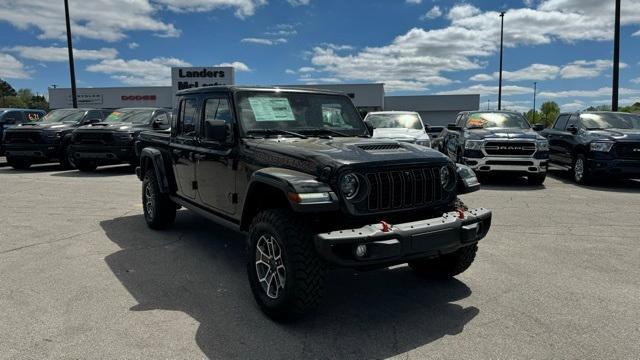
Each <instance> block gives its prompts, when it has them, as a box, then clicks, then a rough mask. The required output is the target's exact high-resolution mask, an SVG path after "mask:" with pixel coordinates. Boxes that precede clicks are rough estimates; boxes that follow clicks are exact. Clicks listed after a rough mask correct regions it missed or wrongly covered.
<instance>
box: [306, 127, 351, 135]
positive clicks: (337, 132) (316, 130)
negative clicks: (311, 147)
mask: <svg viewBox="0 0 640 360" xmlns="http://www.w3.org/2000/svg"><path fill="white" fill-rule="evenodd" d="M299 131H301V132H310V133H324V134H331V135H336V136H342V137H351V135H349V134H346V133H343V132H341V131H337V130H332V129H327V128H317V129H300V130H299Z"/></svg>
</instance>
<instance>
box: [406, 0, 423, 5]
mask: <svg viewBox="0 0 640 360" xmlns="http://www.w3.org/2000/svg"><path fill="white" fill-rule="evenodd" d="M405 1H406V2H407V4H412V5H419V4H422V0H405Z"/></svg>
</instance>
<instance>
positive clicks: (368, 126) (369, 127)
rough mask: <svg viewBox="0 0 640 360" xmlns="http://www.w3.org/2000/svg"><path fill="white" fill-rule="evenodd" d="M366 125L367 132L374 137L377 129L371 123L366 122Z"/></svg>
mask: <svg viewBox="0 0 640 360" xmlns="http://www.w3.org/2000/svg"><path fill="white" fill-rule="evenodd" d="M364 125H365V126H366V127H367V131H369V135H371V136H373V130H375V129H376V128H375V127H374V126H373V124H372V123H371V122H370V121H367V120H365V121H364Z"/></svg>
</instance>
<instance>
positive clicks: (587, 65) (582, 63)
mask: <svg viewBox="0 0 640 360" xmlns="http://www.w3.org/2000/svg"><path fill="white" fill-rule="evenodd" d="M626 66H627V65H626V64H624V63H620V67H621V68H624V67H626ZM612 67H613V61H611V60H592V61H586V60H576V61H574V62H572V63H569V64H567V65H565V66H564V67H562V70H561V71H560V76H561V77H562V78H563V79H577V78H593V77H597V76H600V75H601V74H602V73H603V72H604V71H606V70H609V69H611V68H612Z"/></svg>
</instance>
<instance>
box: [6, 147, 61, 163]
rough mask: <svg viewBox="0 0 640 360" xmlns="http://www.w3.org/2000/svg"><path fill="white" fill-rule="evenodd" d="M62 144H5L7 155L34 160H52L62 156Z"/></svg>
mask: <svg viewBox="0 0 640 360" xmlns="http://www.w3.org/2000/svg"><path fill="white" fill-rule="evenodd" d="M60 151H61V147H60V144H24V145H23V144H5V146H4V153H5V156H7V157H19V158H28V159H32V160H40V161H45V160H50V159H57V158H59V157H60Z"/></svg>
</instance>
